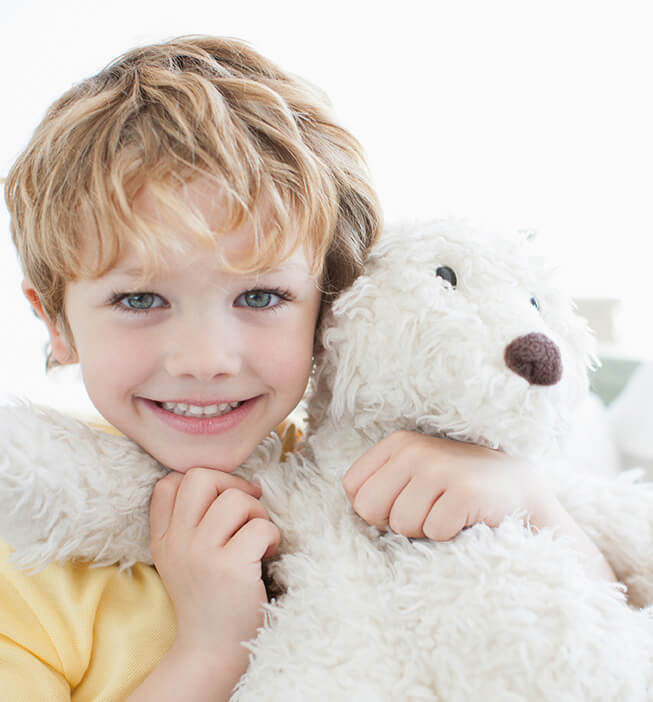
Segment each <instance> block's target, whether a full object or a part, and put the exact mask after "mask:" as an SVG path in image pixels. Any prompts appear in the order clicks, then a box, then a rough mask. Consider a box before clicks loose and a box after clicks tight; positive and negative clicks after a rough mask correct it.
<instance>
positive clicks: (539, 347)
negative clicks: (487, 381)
mask: <svg viewBox="0 0 653 702" xmlns="http://www.w3.org/2000/svg"><path fill="white" fill-rule="evenodd" d="M504 359H505V362H506V365H507V366H508V368H510V370H511V371H514V372H515V373H517V375H520V376H521V377H522V378H524V379H526V380H527V381H528V382H529V383H530V384H531V385H555V384H556V383H557V382H558V381H559V380H560V378H561V377H562V359H561V358H560V350H559V349H558V347H557V346H556V345H555V344H554V343H553V341H551V339H549V337H548V336H545V335H544V334H538V333H535V332H534V333H532V334H525V335H524V336H518V337H517V338H516V339H514V340H513V341H511V342H510V343H509V344H508V346H506V351H505V354H504Z"/></svg>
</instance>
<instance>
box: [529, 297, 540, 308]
mask: <svg viewBox="0 0 653 702" xmlns="http://www.w3.org/2000/svg"><path fill="white" fill-rule="evenodd" d="M531 305H533V307H534V308H535V309H536V310H539V309H540V301H539V300H538V299H537V298H536V297H535V295H533V296H532V297H531Z"/></svg>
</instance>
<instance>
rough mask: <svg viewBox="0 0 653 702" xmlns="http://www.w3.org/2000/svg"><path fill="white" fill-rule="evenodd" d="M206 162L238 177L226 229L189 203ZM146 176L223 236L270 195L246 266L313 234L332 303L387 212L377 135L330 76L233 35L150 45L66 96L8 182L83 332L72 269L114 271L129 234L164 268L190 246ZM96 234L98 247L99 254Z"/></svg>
mask: <svg viewBox="0 0 653 702" xmlns="http://www.w3.org/2000/svg"><path fill="white" fill-rule="evenodd" d="M200 177H201V178H208V179H209V180H210V181H211V182H212V183H215V185H216V186H218V187H219V188H220V190H221V192H222V193H224V198H223V202H224V208H225V212H224V225H223V231H222V232H215V231H210V229H209V227H208V225H207V224H206V222H204V221H203V220H202V218H201V216H199V213H198V212H194V211H191V210H189V209H188V207H187V206H185V205H183V202H182V198H181V197H180V190H181V189H183V185H184V184H185V183H188V182H189V181H192V180H194V179H196V178H200ZM146 184H147V186H148V189H149V191H150V193H151V194H152V195H153V197H154V198H155V200H156V201H157V205H158V206H159V207H161V208H163V209H164V210H167V211H168V212H169V213H170V214H171V215H174V216H176V217H180V218H182V220H184V221H186V222H187V224H188V225H189V227H190V228H191V229H192V231H194V232H196V233H197V236H198V237H200V238H201V239H205V240H207V241H209V242H211V241H214V242H215V241H217V240H219V236H220V234H221V233H225V232H227V231H230V230H231V229H233V228H235V227H237V226H239V225H240V224H241V223H243V222H244V221H245V220H246V219H248V218H252V217H253V216H254V213H255V211H256V207H257V205H263V204H264V208H265V221H260V222H258V223H257V224H258V225H260V226H257V227H256V242H255V246H254V248H253V250H252V256H251V257H250V259H249V260H248V261H245V262H241V266H240V267H239V270H243V271H253V270H261V269H263V268H265V267H267V266H270V265H272V264H275V263H278V262H279V261H280V260H282V259H283V258H284V257H286V256H288V255H290V253H292V251H293V250H294V249H296V248H297V246H299V245H303V246H304V247H305V249H306V251H307V254H308V256H309V262H310V263H311V270H312V273H313V274H314V275H315V276H316V277H318V276H319V277H320V280H321V285H322V289H323V292H324V294H323V301H324V304H328V303H329V301H330V299H332V297H333V295H335V294H336V293H337V292H339V291H340V290H341V289H342V288H344V287H346V286H348V285H349V284H351V283H352V282H353V280H354V279H355V278H356V276H357V275H358V274H359V273H360V271H361V267H362V263H363V261H364V259H365V256H366V254H367V251H368V250H369V248H370V246H371V245H372V244H373V243H374V241H375V239H376V237H377V235H378V232H379V229H380V226H381V214H380V206H379V203H378V199H377V196H376V194H375V191H374V189H373V188H372V186H371V184H370V179H369V175H368V171H367V167H366V164H365V159H364V155H363V152H362V149H361V146H360V144H359V143H358V142H357V141H356V139H354V137H353V136H352V135H351V134H349V132H347V131H346V130H345V129H343V128H342V127H340V126H338V125H337V124H336V123H335V122H334V121H333V118H332V117H331V114H330V105H329V102H328V100H327V98H326V96H325V95H324V94H323V93H321V92H320V91H318V90H317V89H316V88H315V87H313V86H311V85H309V84H308V83H306V82H305V81H303V80H302V79H300V78H298V77H296V76H293V75H290V74H288V73H285V72H283V71H282V70H281V69H279V68H278V67H277V66H276V65H274V64H273V63H272V62H270V61H268V60H267V59H266V58H264V57H263V56H261V55H260V54H258V53H257V52H255V51H254V50H252V49H251V48H250V47H249V46H248V45H247V44H245V43H243V42H240V41H236V40H233V39H225V38H216V37H208V36H195V37H181V38H178V39H173V40H171V41H168V42H164V43H161V44H156V45H151V46H146V47H143V48H138V49H134V50H133V51H130V52H127V53H126V54H124V55H123V56H121V57H119V58H118V59H116V60H115V61H114V62H113V63H111V64H110V65H108V66H107V67H106V68H105V69H104V70H102V71H101V72H100V73H98V74H97V75H95V76H93V77H91V78H88V79H87V80H84V81H83V82H81V83H79V84H78V85H76V86H74V87H73V88H71V89H70V90H69V91H68V92H66V93H65V94H64V95H63V96H62V97H61V98H60V99H59V100H57V101H56V102H55V103H54V104H53V105H52V106H51V107H50V109H49V110H48V111H47V113H46V115H45V117H44V119H43V121H42V122H41V124H40V125H39V126H38V127H37V129H36V131H35V133H34V135H33V136H32V139H31V140H30V142H29V143H28V145H27V147H26V149H25V150H24V152H23V153H22V154H21V155H20V156H19V158H18V159H17V160H16V162H15V163H14V165H13V167H12V168H11V170H10V172H9V175H8V178H7V182H6V184H5V199H6V202H7V206H8V209H9V213H10V216H11V232H12V236H13V240H14V243H15V245H16V248H17V250H18V254H19V257H20V260H21V263H22V265H23V268H24V271H25V273H26V275H27V276H29V278H30V279H31V281H32V283H33V285H34V288H35V290H36V292H37V294H38V296H39V299H40V302H41V304H42V306H43V309H44V312H45V313H46V315H47V316H48V317H49V318H50V319H51V320H53V321H57V322H58V323H59V324H60V325H61V326H62V328H63V331H64V332H65V333H67V335H68V337H69V340H70V341H71V343H74V342H73V340H72V338H71V336H70V333H69V331H70V330H69V328H68V324H67V321H66V318H65V313H64V293H65V285H66V283H67V282H70V281H72V280H76V279H78V278H80V277H91V278H92V277H99V276H101V275H103V274H104V273H105V272H106V271H108V270H109V269H110V268H112V267H113V266H114V265H115V264H116V262H117V261H118V259H119V258H120V256H121V254H122V253H123V252H124V251H125V249H126V247H127V246H129V247H130V248H131V249H132V250H136V252H137V253H138V255H139V256H140V258H141V260H142V263H143V266H144V268H145V269H150V270H153V269H154V268H155V267H156V265H157V256H158V255H159V254H160V253H161V251H162V249H165V248H166V247H167V248H171V249H173V250H174V249H178V247H179V242H176V241H173V240H170V238H169V237H168V238H167V239H166V236H165V233H164V231H163V230H162V229H161V228H159V227H156V226H155V225H153V223H152V222H147V221H145V220H144V219H143V218H142V217H141V216H140V215H139V212H138V211H137V210H136V209H135V207H134V198H135V196H136V194H137V193H138V192H139V190H140V189H141V188H142V187H143V186H144V185H146ZM259 210H260V208H259ZM90 235H94V236H96V237H97V247H96V249H97V257H96V259H95V260H93V261H89V260H88V256H87V255H86V256H85V255H84V253H85V247H84V242H85V241H86V240H87V238H88V237H89V236H90Z"/></svg>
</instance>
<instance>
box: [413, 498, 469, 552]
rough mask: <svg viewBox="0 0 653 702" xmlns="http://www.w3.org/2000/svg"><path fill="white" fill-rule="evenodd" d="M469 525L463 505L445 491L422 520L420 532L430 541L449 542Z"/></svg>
mask: <svg viewBox="0 0 653 702" xmlns="http://www.w3.org/2000/svg"><path fill="white" fill-rule="evenodd" d="M468 523H469V514H468V511H467V509H466V508H465V505H464V503H461V501H460V500H459V499H457V498H456V497H455V496H454V492H453V491H452V490H448V491H446V492H445V493H444V494H443V495H442V496H441V497H440V498H439V499H438V500H437V501H436V502H435V504H434V505H433V507H432V508H431V510H430V512H429V513H428V516H427V517H426V519H425V520H424V524H423V526H422V531H423V532H424V536H426V537H427V538H429V539H431V540H432V541H449V540H450V539H453V537H454V536H456V535H457V534H458V533H459V532H460V531H462V530H463V529H464V528H465V527H466V526H468Z"/></svg>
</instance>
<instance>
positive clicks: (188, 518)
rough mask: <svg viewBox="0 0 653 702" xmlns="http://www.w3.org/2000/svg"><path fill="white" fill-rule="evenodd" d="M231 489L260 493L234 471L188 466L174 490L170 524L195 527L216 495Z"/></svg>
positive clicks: (256, 487) (258, 488) (178, 527)
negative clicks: (233, 472) (175, 493)
mask: <svg viewBox="0 0 653 702" xmlns="http://www.w3.org/2000/svg"><path fill="white" fill-rule="evenodd" d="M230 489H236V490H239V491H240V492H242V493H245V494H248V495H251V496H252V497H253V498H254V497H259V496H260V494H261V488H260V487H259V486H258V485H254V484H252V483H250V482H248V481H247V480H245V479H244V478H241V477H239V476H237V475H231V473H224V472H223V471H221V470H214V469H212V468H191V470H189V471H188V472H187V473H186V474H185V475H184V478H183V480H182V481H181V485H180V486H179V489H178V491H177V499H176V501H175V507H174V510H173V513H172V518H171V522H170V528H173V529H192V528H194V527H196V526H197V525H198V524H199V523H200V522H201V521H202V518H203V517H204V515H205V514H206V511H207V510H208V508H209V507H210V506H211V504H212V503H213V502H214V500H215V499H216V498H217V497H218V495H220V494H222V493H223V492H225V491H226V490H230Z"/></svg>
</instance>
